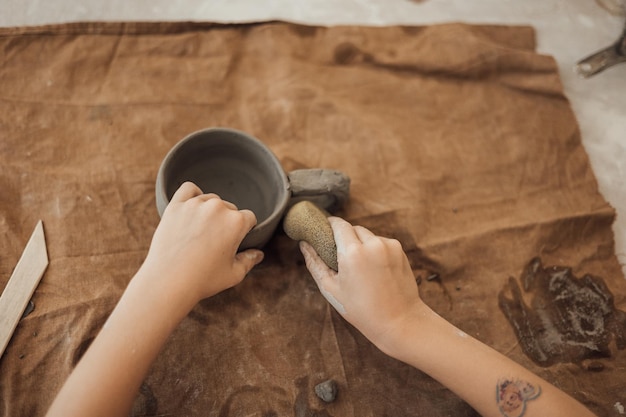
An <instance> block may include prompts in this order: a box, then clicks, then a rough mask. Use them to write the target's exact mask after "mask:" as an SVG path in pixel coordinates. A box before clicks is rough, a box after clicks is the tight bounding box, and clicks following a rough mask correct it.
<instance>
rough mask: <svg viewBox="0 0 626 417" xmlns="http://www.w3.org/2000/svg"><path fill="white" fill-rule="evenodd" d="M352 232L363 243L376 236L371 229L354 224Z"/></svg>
mask: <svg viewBox="0 0 626 417" xmlns="http://www.w3.org/2000/svg"><path fill="white" fill-rule="evenodd" d="M354 232H355V233H356V235H357V236H358V238H359V239H360V240H361V242H363V243H365V242H366V241H368V240H370V239H372V238H374V239H375V238H377V236H376V235H375V234H374V233H373V232H372V231H370V230H369V229H366V228H365V227H363V226H354Z"/></svg>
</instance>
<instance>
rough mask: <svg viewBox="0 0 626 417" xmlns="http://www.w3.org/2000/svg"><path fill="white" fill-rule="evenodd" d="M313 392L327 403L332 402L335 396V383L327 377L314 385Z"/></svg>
mask: <svg viewBox="0 0 626 417" xmlns="http://www.w3.org/2000/svg"><path fill="white" fill-rule="evenodd" d="M315 394H316V395H317V396H318V397H320V399H321V400H322V401H324V402H327V403H332V402H333V401H335V398H337V383H336V382H335V380H334V379H329V380H326V381H324V382H321V383H319V384H317V385H316V386H315Z"/></svg>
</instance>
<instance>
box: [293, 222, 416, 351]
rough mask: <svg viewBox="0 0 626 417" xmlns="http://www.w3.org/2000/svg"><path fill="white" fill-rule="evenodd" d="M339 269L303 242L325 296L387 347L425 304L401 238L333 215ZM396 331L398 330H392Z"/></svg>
mask: <svg viewBox="0 0 626 417" xmlns="http://www.w3.org/2000/svg"><path fill="white" fill-rule="evenodd" d="M329 221H330V224H331V226H332V228H333V234H334V237H335V242H336V244H337V260H338V264H339V272H335V271H333V270H332V269H330V268H328V267H327V266H326V264H324V262H323V261H322V260H321V259H320V258H319V256H318V255H317V253H315V250H314V249H313V247H311V246H310V245H309V244H307V243H306V242H301V244H300V248H301V250H302V253H303V255H304V258H305V260H306V265H307V268H308V269H309V271H310V272H311V275H312V276H313V278H314V279H315V281H316V283H317V285H318V287H319V289H320V291H321V292H322V294H323V295H324V297H325V298H326V299H327V300H328V301H329V302H330V303H331V304H332V305H333V307H335V309H336V310H337V311H338V312H339V313H340V314H341V315H342V316H343V317H344V318H345V319H346V320H348V321H349V322H350V323H352V324H353V325H354V326H355V327H356V328H357V329H359V330H360V331H361V332H362V333H363V334H364V335H365V337H367V338H368V339H369V340H370V341H372V342H373V343H374V344H376V345H379V348H381V349H383V350H385V349H384V347H385V345H386V344H387V342H391V341H390V340H388V339H389V338H393V337H396V336H397V335H398V333H400V332H401V331H402V328H403V326H404V325H405V324H406V322H407V320H411V319H412V317H414V314H416V313H418V314H419V309H420V308H421V307H422V306H423V303H422V301H421V299H420V298H419V293H418V289H417V283H416V282H415V277H414V276H413V272H412V271H411V267H410V265H409V261H408V259H407V257H406V255H405V253H404V251H403V250H402V246H401V245H400V243H399V242H398V241H397V240H393V239H387V238H383V237H380V236H376V235H374V234H373V233H372V232H370V231H369V230H368V229H366V228H364V227H361V226H354V227H353V226H352V225H351V224H350V223H348V222H346V221H345V220H342V219H340V218H337V217H330V218H329ZM392 333H393V334H392Z"/></svg>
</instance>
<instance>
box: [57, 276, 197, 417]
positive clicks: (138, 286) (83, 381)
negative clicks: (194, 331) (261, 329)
mask: <svg viewBox="0 0 626 417" xmlns="http://www.w3.org/2000/svg"><path fill="white" fill-rule="evenodd" d="M155 273H157V271H150V270H147V269H145V268H143V269H141V270H140V271H139V272H138V273H137V275H135V277H134V278H133V280H132V281H131V283H130V284H129V286H128V288H127V290H126V291H125V293H124V295H123V296H122V298H121V299H120V301H119V303H118V305H117V306H116V307H115V309H114V311H113V313H112V314H111V316H110V317H109V319H108V320H107V322H106V323H105V325H104V327H103V328H102V330H101V331H100V334H99V335H98V336H97V337H96V339H95V340H94V342H93V343H92V345H91V346H90V348H89V349H88V350H87V352H86V353H85V355H84V357H83V358H82V359H81V361H80V362H79V363H78V365H77V366H76V369H75V370H74V371H73V372H72V374H71V376H70V378H69V379H68V380H67V382H66V383H65V385H64V386H63V388H62V390H61V392H60V393H59V395H58V396H57V398H56V400H55V402H54V404H53V406H52V407H51V408H50V410H49V412H48V416H50V417H51V416H64V417H67V416H83V415H90V416H98V415H102V416H126V415H128V412H129V410H130V408H131V407H132V403H133V400H134V398H135V397H136V395H137V392H138V389H139V386H140V385H141V382H142V381H143V379H144V377H145V375H146V374H147V372H148V370H149V368H150V365H151V364H152V362H153V361H154V359H155V358H156V356H157V355H158V353H159V351H160V350H161V348H162V346H163V344H164V343H165V341H166V340H167V338H168V336H169V335H170V333H171V332H172V331H173V329H174V328H175V327H176V325H177V324H178V323H179V322H180V320H182V319H183V318H184V317H185V316H186V314H187V313H188V311H189V310H190V308H191V307H192V305H191V306H190V305H189V304H190V303H189V302H186V303H185V302H177V300H180V297H179V296H178V295H176V294H171V293H168V292H167V291H163V289H162V288H158V286H156V285H154V281H155V280H154V279H153V278H154V277H153V275H154V274H155ZM169 278H170V279H176V277H169ZM156 281H158V280H156Z"/></svg>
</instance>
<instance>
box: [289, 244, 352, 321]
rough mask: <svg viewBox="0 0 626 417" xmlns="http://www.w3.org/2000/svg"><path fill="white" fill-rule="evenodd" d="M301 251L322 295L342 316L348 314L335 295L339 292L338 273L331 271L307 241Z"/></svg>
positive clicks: (301, 245)
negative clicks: (335, 278)
mask: <svg viewBox="0 0 626 417" xmlns="http://www.w3.org/2000/svg"><path fill="white" fill-rule="evenodd" d="M300 250H301V251H302V254H303V255H304V260H305V262H306V267H307V268H308V270H309V272H311V276H312V277H313V279H314V280H315V283H316V284H317V288H319V290H320V293H321V294H322V296H324V298H325V299H326V301H328V302H329V303H330V305H332V306H333V307H334V308H335V310H337V311H338V312H339V313H340V314H346V309H345V307H344V306H343V304H341V302H339V300H337V298H336V297H335V296H334V295H333V294H334V293H335V292H336V291H337V290H338V285H337V282H336V281H335V280H334V279H333V278H334V277H336V275H337V273H336V272H335V271H333V270H332V269H330V268H329V267H328V266H327V265H326V263H325V262H324V261H322V258H320V257H319V255H318V254H317V253H316V252H315V249H313V246H311V245H309V244H308V243H307V242H305V241H301V242H300Z"/></svg>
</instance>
